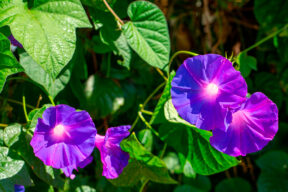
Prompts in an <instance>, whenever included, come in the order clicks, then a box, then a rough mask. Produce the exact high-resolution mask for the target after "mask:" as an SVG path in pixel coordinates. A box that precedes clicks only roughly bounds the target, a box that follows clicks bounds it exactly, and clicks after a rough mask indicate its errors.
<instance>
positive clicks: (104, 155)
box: [95, 125, 131, 179]
mask: <svg viewBox="0 0 288 192" xmlns="http://www.w3.org/2000/svg"><path fill="white" fill-rule="evenodd" d="M130 128H131V126H130V125H124V126H119V127H111V128H109V129H108V130H107V132H106V134H105V136H101V135H98V134H97V135H96V142H95V145H96V147H97V148H98V150H99V151H100V156H101V161H102V163H103V173H102V175H103V176H105V177H106V178H107V179H115V178H117V177H118V176H119V175H120V174H121V173H122V171H123V168H124V167H126V166H127V165H128V160H129V154H128V153H127V152H124V151H123V150H122V149H121V147H120V142H121V141H122V140H123V139H124V138H126V137H127V136H128V135H129V134H130V133H129V129H130Z"/></svg>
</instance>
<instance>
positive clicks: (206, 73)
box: [171, 54, 247, 130]
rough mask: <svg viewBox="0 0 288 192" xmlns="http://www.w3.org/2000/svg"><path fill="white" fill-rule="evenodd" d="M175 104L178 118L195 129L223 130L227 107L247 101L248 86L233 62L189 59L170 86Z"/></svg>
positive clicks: (212, 56) (217, 58)
mask: <svg viewBox="0 0 288 192" xmlns="http://www.w3.org/2000/svg"><path fill="white" fill-rule="evenodd" d="M171 86H172V88H171V97H172V103H173V105H174V107H175V108H176V110H177V111H178V113H179V115H180V116H181V117H182V118H183V119H184V120H186V121H188V122H189V123H191V124H194V125H196V127H198V128H201V129H205V130H212V129H214V128H216V127H224V124H225V122H224V119H225V117H226V115H227V112H228V108H235V107H237V106H239V104H241V103H242V102H244V101H245V96H246V94H247V85H246V82H245V80H244V78H243V77H242V76H241V74H240V72H239V71H236V70H235V69H234V68H233V65H232V63H231V62H230V61H229V60H228V59H226V58H225V57H222V56H220V55H216V54H207V55H199V56H195V57H192V58H188V59H186V60H185V61H184V63H183V64H182V65H181V66H180V67H179V69H178V70H177V72H176V75H175V77H174V78H173V80H172V83H171Z"/></svg>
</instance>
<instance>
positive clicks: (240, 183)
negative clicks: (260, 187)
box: [215, 177, 251, 192]
mask: <svg viewBox="0 0 288 192" xmlns="http://www.w3.org/2000/svg"><path fill="white" fill-rule="evenodd" d="M231 191H233V192H243V191H245V192H251V185H250V184H249V183H248V181H246V180H245V179H242V178H237V177H236V178H229V179H224V180H222V181H221V182H220V183H218V185H217V186H216V189H215V192H231Z"/></svg>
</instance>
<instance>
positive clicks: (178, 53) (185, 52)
mask: <svg viewBox="0 0 288 192" xmlns="http://www.w3.org/2000/svg"><path fill="white" fill-rule="evenodd" d="M180 54H187V55H192V56H196V55H198V54H197V53H193V52H191V51H177V52H176V53H174V54H173V55H172V57H171V59H170V61H169V64H168V69H169V70H168V71H170V68H171V64H172V62H173V60H174V59H175V57H177V56H178V55H180ZM169 76H170V73H168V78H169Z"/></svg>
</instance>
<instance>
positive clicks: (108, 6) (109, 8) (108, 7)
mask: <svg viewBox="0 0 288 192" xmlns="http://www.w3.org/2000/svg"><path fill="white" fill-rule="evenodd" d="M103 2H104V4H105V6H106V7H107V9H108V10H109V11H110V12H111V13H112V15H113V16H114V17H115V19H116V20H117V21H118V22H119V23H120V24H121V25H124V22H123V21H122V20H121V19H120V17H119V16H118V15H117V14H116V13H115V12H114V11H113V9H112V8H111V7H110V5H109V4H108V3H107V1H106V0H103Z"/></svg>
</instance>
